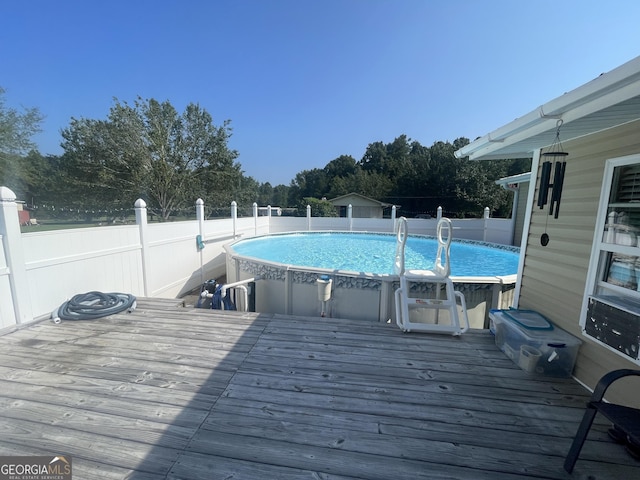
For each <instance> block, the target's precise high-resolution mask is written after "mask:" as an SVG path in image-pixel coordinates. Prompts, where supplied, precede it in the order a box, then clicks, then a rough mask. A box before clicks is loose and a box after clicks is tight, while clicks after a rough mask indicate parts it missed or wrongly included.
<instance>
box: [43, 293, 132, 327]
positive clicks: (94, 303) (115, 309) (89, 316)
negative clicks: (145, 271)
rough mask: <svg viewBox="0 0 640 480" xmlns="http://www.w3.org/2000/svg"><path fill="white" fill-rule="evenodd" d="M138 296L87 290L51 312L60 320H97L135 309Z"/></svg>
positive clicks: (53, 316)
mask: <svg viewBox="0 0 640 480" xmlns="http://www.w3.org/2000/svg"><path fill="white" fill-rule="evenodd" d="M135 308H136V297H134V296H133V295H131V294H128V293H102V292H87V293H81V294H78V295H74V296H73V297H72V298H71V300H68V301H66V302H64V303H63V304H62V305H60V307H59V308H58V309H57V310H56V311H54V312H53V313H52V314H51V317H52V318H53V319H54V320H56V321H58V320H95V319H97V318H102V317H106V316H108V315H114V314H116V313H120V312H123V311H125V310H129V311H132V310H135Z"/></svg>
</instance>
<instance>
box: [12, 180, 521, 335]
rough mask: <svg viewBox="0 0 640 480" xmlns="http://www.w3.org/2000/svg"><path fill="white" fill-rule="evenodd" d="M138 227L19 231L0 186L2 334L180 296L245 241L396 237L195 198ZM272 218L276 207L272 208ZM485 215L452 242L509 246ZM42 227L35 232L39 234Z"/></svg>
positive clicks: (431, 223) (141, 218) (357, 224)
mask: <svg viewBox="0 0 640 480" xmlns="http://www.w3.org/2000/svg"><path fill="white" fill-rule="evenodd" d="M135 211H136V224H135V225H119V226H102V227H91V228H79V229H70V230H54V231H43V232H38V231H37V230H36V231H33V232H29V233H21V232H20V223H19V219H18V206H17V203H16V197H15V194H14V193H13V192H12V191H11V190H10V189H9V188H7V187H0V240H1V248H0V331H2V330H4V329H11V328H15V327H16V326H17V325H20V324H25V323H28V322H31V321H33V320H37V319H42V318H45V317H48V316H49V315H50V314H51V312H52V311H53V310H55V309H56V308H57V307H59V306H60V305H61V304H62V303H64V302H65V301H66V300H68V299H69V298H71V297H72V296H74V295H76V294H79V293H86V292H90V291H101V292H123V293H130V294H133V295H135V296H141V297H164V298H177V297H180V296H181V295H184V294H186V293H187V292H189V291H191V290H193V289H195V288H197V287H199V286H200V285H201V284H202V283H203V282H204V281H206V280H207V279H210V278H218V277H220V276H222V275H225V273H226V259H225V251H224V248H223V247H224V245H225V244H227V243H229V242H231V241H233V240H235V239H238V238H240V237H251V236H255V235H265V234H269V233H282V232H291V231H310V230H333V231H372V232H390V233H391V232H393V231H394V227H395V223H396V222H395V210H394V211H393V212H392V218H391V219H372V218H351V217H347V218H335V217H334V218H327V217H312V216H311V211H310V208H308V209H307V217H279V216H272V215H270V214H268V215H266V216H259V215H258V206H257V205H255V204H254V208H253V216H252V217H245V218H238V217H237V207H236V204H235V202H232V204H231V208H230V218H226V219H217V220H205V219H204V204H203V202H202V200H198V201H197V202H196V206H195V213H196V215H195V219H194V220H190V221H184V222H167V223H152V224H148V223H147V209H146V205H145V203H144V201H142V200H138V201H137V202H136V204H135ZM267 212H269V213H270V212H271V209H270V208H269V209H267ZM487 212H488V211H485V217H484V218H482V219H472V220H453V226H454V237H455V238H465V239H472V240H485V241H489V242H494V243H502V244H510V242H511V239H512V232H513V222H512V221H511V220H508V219H492V218H489V216H488V213H487ZM436 223H437V219H410V220H409V231H410V232H411V234H424V235H434V234H435V229H436ZM35 228H37V227H34V229H35Z"/></svg>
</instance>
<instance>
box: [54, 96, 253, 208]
mask: <svg viewBox="0 0 640 480" xmlns="http://www.w3.org/2000/svg"><path fill="white" fill-rule="evenodd" d="M230 136H231V129H230V127H229V121H225V122H224V123H223V125H222V126H221V127H216V126H215V125H214V124H213V119H212V117H211V115H210V114H209V113H208V112H207V111H206V110H204V109H202V108H201V107H200V106H199V105H196V104H189V105H188V106H187V107H186V109H185V111H184V112H183V113H182V114H180V113H178V112H177V111H176V109H175V108H174V107H173V106H172V105H171V104H170V103H169V102H168V101H165V102H162V103H160V102H158V101H157V100H154V99H150V100H143V99H141V98H140V97H139V98H138V99H137V100H136V101H135V102H134V104H133V105H129V104H128V103H126V102H124V103H121V102H119V101H118V100H117V99H116V100H115V104H114V106H113V107H112V108H111V110H110V112H109V116H108V118H107V119H106V120H91V119H75V118H73V119H72V120H71V123H70V125H69V127H67V128H66V129H64V130H63V131H62V137H63V143H62V147H63V148H64V150H65V153H64V156H63V162H62V163H63V167H64V169H65V173H66V175H67V178H68V180H69V183H70V184H71V186H72V189H73V190H74V191H75V195H73V198H75V199H76V201H80V202H82V203H83V204H84V205H87V204H89V205H91V204H99V205H102V206H113V207H118V206H122V205H127V206H130V205H132V204H133V203H134V202H135V200H136V199H137V198H144V199H145V200H146V201H147V204H148V207H149V209H150V211H151V212H154V213H155V214H156V215H159V216H160V217H161V218H162V219H165V220H166V219H168V218H169V216H170V215H171V214H172V213H173V212H176V211H178V210H180V209H183V208H185V207H186V206H187V205H189V206H191V205H193V203H194V202H195V200H196V198H198V197H202V198H203V199H204V200H205V202H207V200H208V201H212V202H223V201H228V203H230V202H231V198H232V196H233V193H237V189H234V186H236V185H238V184H239V183H240V181H241V178H242V174H241V171H240V167H239V165H236V164H234V160H235V158H236V157H237V152H235V151H232V150H229V148H228V147H227V141H228V139H229V137H230Z"/></svg>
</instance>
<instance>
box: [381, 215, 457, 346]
mask: <svg viewBox="0 0 640 480" xmlns="http://www.w3.org/2000/svg"><path fill="white" fill-rule="evenodd" d="M451 232H452V225H451V220H449V219H448V218H445V217H443V218H441V219H440V220H439V221H438V224H437V227H436V237H437V240H438V250H437V253H436V259H435V264H434V268H433V270H408V271H407V270H405V247H406V243H407V237H408V222H407V219H406V218H405V217H400V218H399V219H398V232H397V235H396V253H395V260H394V273H395V274H396V275H398V276H399V280H400V288H398V289H397V290H396V292H395V302H396V305H395V306H396V324H397V325H398V327H400V329H402V331H404V332H410V331H412V330H415V331H422V332H432V333H449V334H452V335H461V334H463V333H464V332H466V331H467V330H469V318H468V315H467V305H466V302H465V298H464V295H463V294H462V293H461V292H457V291H455V290H454V287H453V281H452V280H451V277H450V273H451V267H450V261H449V260H450V248H451V240H452V234H451ZM410 283H431V284H434V287H435V289H436V294H435V298H420V297H411V296H409V295H410V287H409V284H410ZM442 285H444V293H445V298H441V291H442ZM459 307H460V310H461V313H462V317H463V320H464V325H461V323H460V316H461V315H460V312H458V308H459ZM417 308H428V309H433V310H435V323H422V322H412V321H411V320H410V318H409V311H410V309H417ZM440 310H447V311H448V312H449V319H450V320H449V323H448V324H441V323H439V319H440Z"/></svg>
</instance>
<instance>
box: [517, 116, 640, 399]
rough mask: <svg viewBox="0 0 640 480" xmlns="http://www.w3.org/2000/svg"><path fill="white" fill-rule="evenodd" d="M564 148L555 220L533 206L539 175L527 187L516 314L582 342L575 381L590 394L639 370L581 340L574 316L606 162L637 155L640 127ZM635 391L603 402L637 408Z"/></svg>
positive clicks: (629, 388) (628, 386)
mask: <svg viewBox="0 0 640 480" xmlns="http://www.w3.org/2000/svg"><path fill="white" fill-rule="evenodd" d="M561 136H562V132H561ZM563 146H564V149H565V150H566V151H567V152H569V156H568V157H567V167H566V172H565V179H564V187H563V192H562V200H561V204H560V214H559V217H558V218H557V219H555V218H553V216H549V215H548V205H547V206H546V207H545V209H544V210H540V209H539V208H538V207H537V205H536V201H537V199H538V194H539V191H538V189H539V175H540V169H538V172H537V173H536V177H535V178H532V179H531V182H532V183H531V186H532V187H533V185H535V189H536V191H535V194H534V204H533V212H532V215H531V223H530V230H529V235H528V238H527V250H526V257H525V259H524V269H523V275H522V286H521V291H520V301H519V308H523V309H534V310H537V311H539V312H540V313H542V314H543V315H545V316H547V317H548V318H549V319H550V320H552V321H553V322H554V323H555V324H557V325H558V326H560V327H561V328H564V329H565V330H567V331H569V332H570V333H572V334H574V335H576V336H578V337H579V338H580V339H581V340H582V341H583V345H582V347H581V348H580V352H579V354H578V359H577V362H576V368H575V370H574V375H575V376H576V378H578V380H580V381H581V382H584V383H585V384H586V385H588V386H589V387H591V388H593V387H594V386H595V384H596V382H597V381H598V379H599V378H600V377H601V376H602V375H604V374H605V373H606V372H608V371H611V370H614V369H617V368H638V367H637V365H635V364H634V363H633V362H631V361H629V360H626V359H625V358H623V357H621V356H619V355H617V354H615V353H613V352H611V351H609V350H608V349H606V348H605V347H603V346H601V345H599V344H597V343H595V342H593V341H592V340H591V339H590V337H587V336H583V335H582V334H581V330H580V325H579V321H580V318H579V316H580V310H581V307H582V299H583V295H584V289H585V282H586V276H587V270H588V268H589V260H590V257H591V249H592V244H593V236H594V225H595V221H596V215H597V210H598V205H599V200H600V199H599V197H600V190H601V188H602V176H603V173H604V165H605V162H606V160H607V159H609V158H615V157H621V156H624V155H631V154H635V153H639V152H640V121H636V122H632V123H629V124H626V125H623V126H620V127H616V128H613V129H609V130H606V131H603V132H600V133H597V134H593V135H588V136H585V137H583V138H580V139H576V140H573V141H571V142H566V143H564V142H563ZM534 182H535V183H534ZM545 224H546V227H545ZM545 229H546V232H547V234H548V235H549V237H550V242H549V244H548V245H547V246H546V247H543V246H541V244H540V236H541V235H542V234H543V233H544V232H545ZM639 389H640V383H638V382H633V381H625V382H624V384H623V385H621V386H618V387H616V388H615V389H614V390H613V391H612V392H611V395H609V396H608V397H609V398H610V399H612V400H618V401H626V402H628V403H632V404H637V405H639V406H640V399H639V396H638V393H637V392H638V390H639Z"/></svg>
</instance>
